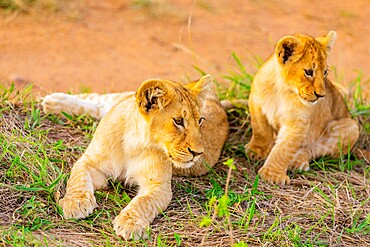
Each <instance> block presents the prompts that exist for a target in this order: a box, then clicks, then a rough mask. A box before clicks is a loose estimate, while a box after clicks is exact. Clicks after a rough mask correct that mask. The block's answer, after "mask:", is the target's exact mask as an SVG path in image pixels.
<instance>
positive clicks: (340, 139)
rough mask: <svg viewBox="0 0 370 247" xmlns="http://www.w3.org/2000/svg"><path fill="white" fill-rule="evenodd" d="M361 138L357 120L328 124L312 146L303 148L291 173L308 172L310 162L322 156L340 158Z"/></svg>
mask: <svg viewBox="0 0 370 247" xmlns="http://www.w3.org/2000/svg"><path fill="white" fill-rule="evenodd" d="M358 137H359V129H358V125H357V123H356V121H355V120H353V119H350V118H342V119H339V120H333V121H331V122H329V123H328V125H327V126H326V128H325V130H324V131H323V133H322V134H321V136H320V137H319V139H318V140H317V141H316V142H314V143H313V144H312V145H311V146H309V147H307V148H301V149H299V150H298V152H297V153H296V154H295V156H294V158H293V160H292V162H291V163H290V165H289V170H291V171H308V170H309V169H310V165H309V164H310V161H311V160H312V159H314V158H318V157H321V156H326V155H327V156H330V157H334V158H336V157H339V155H340V154H342V155H345V154H347V153H348V151H349V150H351V149H352V148H353V146H354V145H355V143H356V141H357V139H358Z"/></svg>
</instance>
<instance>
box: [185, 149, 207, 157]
mask: <svg viewBox="0 0 370 247" xmlns="http://www.w3.org/2000/svg"><path fill="white" fill-rule="evenodd" d="M188 150H189V152H190V153H191V154H192V155H194V157H197V156H199V155H201V154H202V153H203V151H202V152H195V151H193V150H191V149H190V148H188Z"/></svg>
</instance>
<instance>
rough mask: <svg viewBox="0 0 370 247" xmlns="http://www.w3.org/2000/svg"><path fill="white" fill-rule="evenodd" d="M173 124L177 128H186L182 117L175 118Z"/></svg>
mask: <svg viewBox="0 0 370 247" xmlns="http://www.w3.org/2000/svg"><path fill="white" fill-rule="evenodd" d="M173 122H174V124H175V125H176V126H181V127H185V126H184V119H183V118H182V117H178V118H174V119H173Z"/></svg>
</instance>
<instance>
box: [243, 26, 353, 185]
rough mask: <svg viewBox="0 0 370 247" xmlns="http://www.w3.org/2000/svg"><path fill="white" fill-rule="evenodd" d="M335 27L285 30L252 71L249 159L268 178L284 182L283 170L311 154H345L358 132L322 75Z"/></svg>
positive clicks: (303, 165)
mask: <svg viewBox="0 0 370 247" xmlns="http://www.w3.org/2000/svg"><path fill="white" fill-rule="evenodd" d="M335 37H336V33H335V32H334V31H330V32H329V33H328V34H327V35H326V37H318V38H313V37H310V36H307V35H294V36H285V37H283V38H282V39H281V40H279V42H278V43H277V45H276V48H275V53H274V54H273V55H272V56H271V57H270V58H269V59H268V60H267V61H266V62H265V63H264V64H263V66H262V67H261V68H260V70H259V71H258V72H257V74H256V76H255V78H254V81H253V84H252V89H251V94H250V98H249V102H248V104H249V110H250V114H251V122H252V131H253V135H252V139H251V141H250V142H249V143H248V144H247V145H246V146H245V149H246V152H247V153H248V154H249V156H250V157H251V158H252V159H258V160H262V159H266V161H265V163H264V165H263V166H262V168H261V169H260V170H259V172H258V173H259V175H260V176H261V177H262V179H264V180H266V181H267V182H270V183H277V184H287V183H289V177H288V176H287V170H305V171H307V170H308V169H309V162H310V160H311V159H314V158H317V157H319V156H323V155H329V156H332V157H337V156H339V155H340V154H346V153H347V152H348V150H349V149H350V148H352V147H353V145H354V144H355V143H356V141H357V139H358V137H359V128H358V125H357V122H356V121H355V120H353V119H351V116H350V114H349V112H348V109H347V106H346V103H345V101H344V99H343V96H342V95H341V91H340V90H339V89H338V88H337V87H336V86H335V85H334V84H333V83H332V82H331V81H330V80H329V79H328V78H327V76H328V72H329V69H328V65H327V57H328V55H329V53H330V51H331V48H332V46H333V43H334V40H335Z"/></svg>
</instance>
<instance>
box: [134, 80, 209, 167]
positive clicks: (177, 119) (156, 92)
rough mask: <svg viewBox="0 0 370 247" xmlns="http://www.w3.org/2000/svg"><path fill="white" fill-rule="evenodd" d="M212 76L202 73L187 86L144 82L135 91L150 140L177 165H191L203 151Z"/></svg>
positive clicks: (161, 81)
mask: <svg viewBox="0 0 370 247" xmlns="http://www.w3.org/2000/svg"><path fill="white" fill-rule="evenodd" d="M211 88H212V77H211V76H210V75H206V76H203V77H202V78H201V79H199V80H198V81H195V82H191V83H189V84H186V85H181V84H180V83H176V82H172V81H167V80H148V81H145V82H144V83H143V84H142V85H141V86H140V88H139V90H138V91H137V93H136V102H137V105H138V107H139V111H140V113H141V114H142V115H143V116H144V118H145V119H146V121H147V123H148V125H149V128H150V135H151V137H150V138H151V139H153V140H154V141H155V142H156V143H157V144H158V145H159V146H160V147H163V148H164V150H165V152H166V153H167V155H168V157H169V159H170V160H171V161H172V163H173V164H174V165H175V166H176V167H178V168H189V167H191V166H192V165H193V164H194V162H196V161H197V160H199V159H200V158H201V155H202V153H203V152H204V146H203V142H202V134H201V128H202V123H203V121H206V119H204V117H203V115H202V109H203V108H204V106H205V97H206V95H207V94H208V92H209V91H210V90H211Z"/></svg>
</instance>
